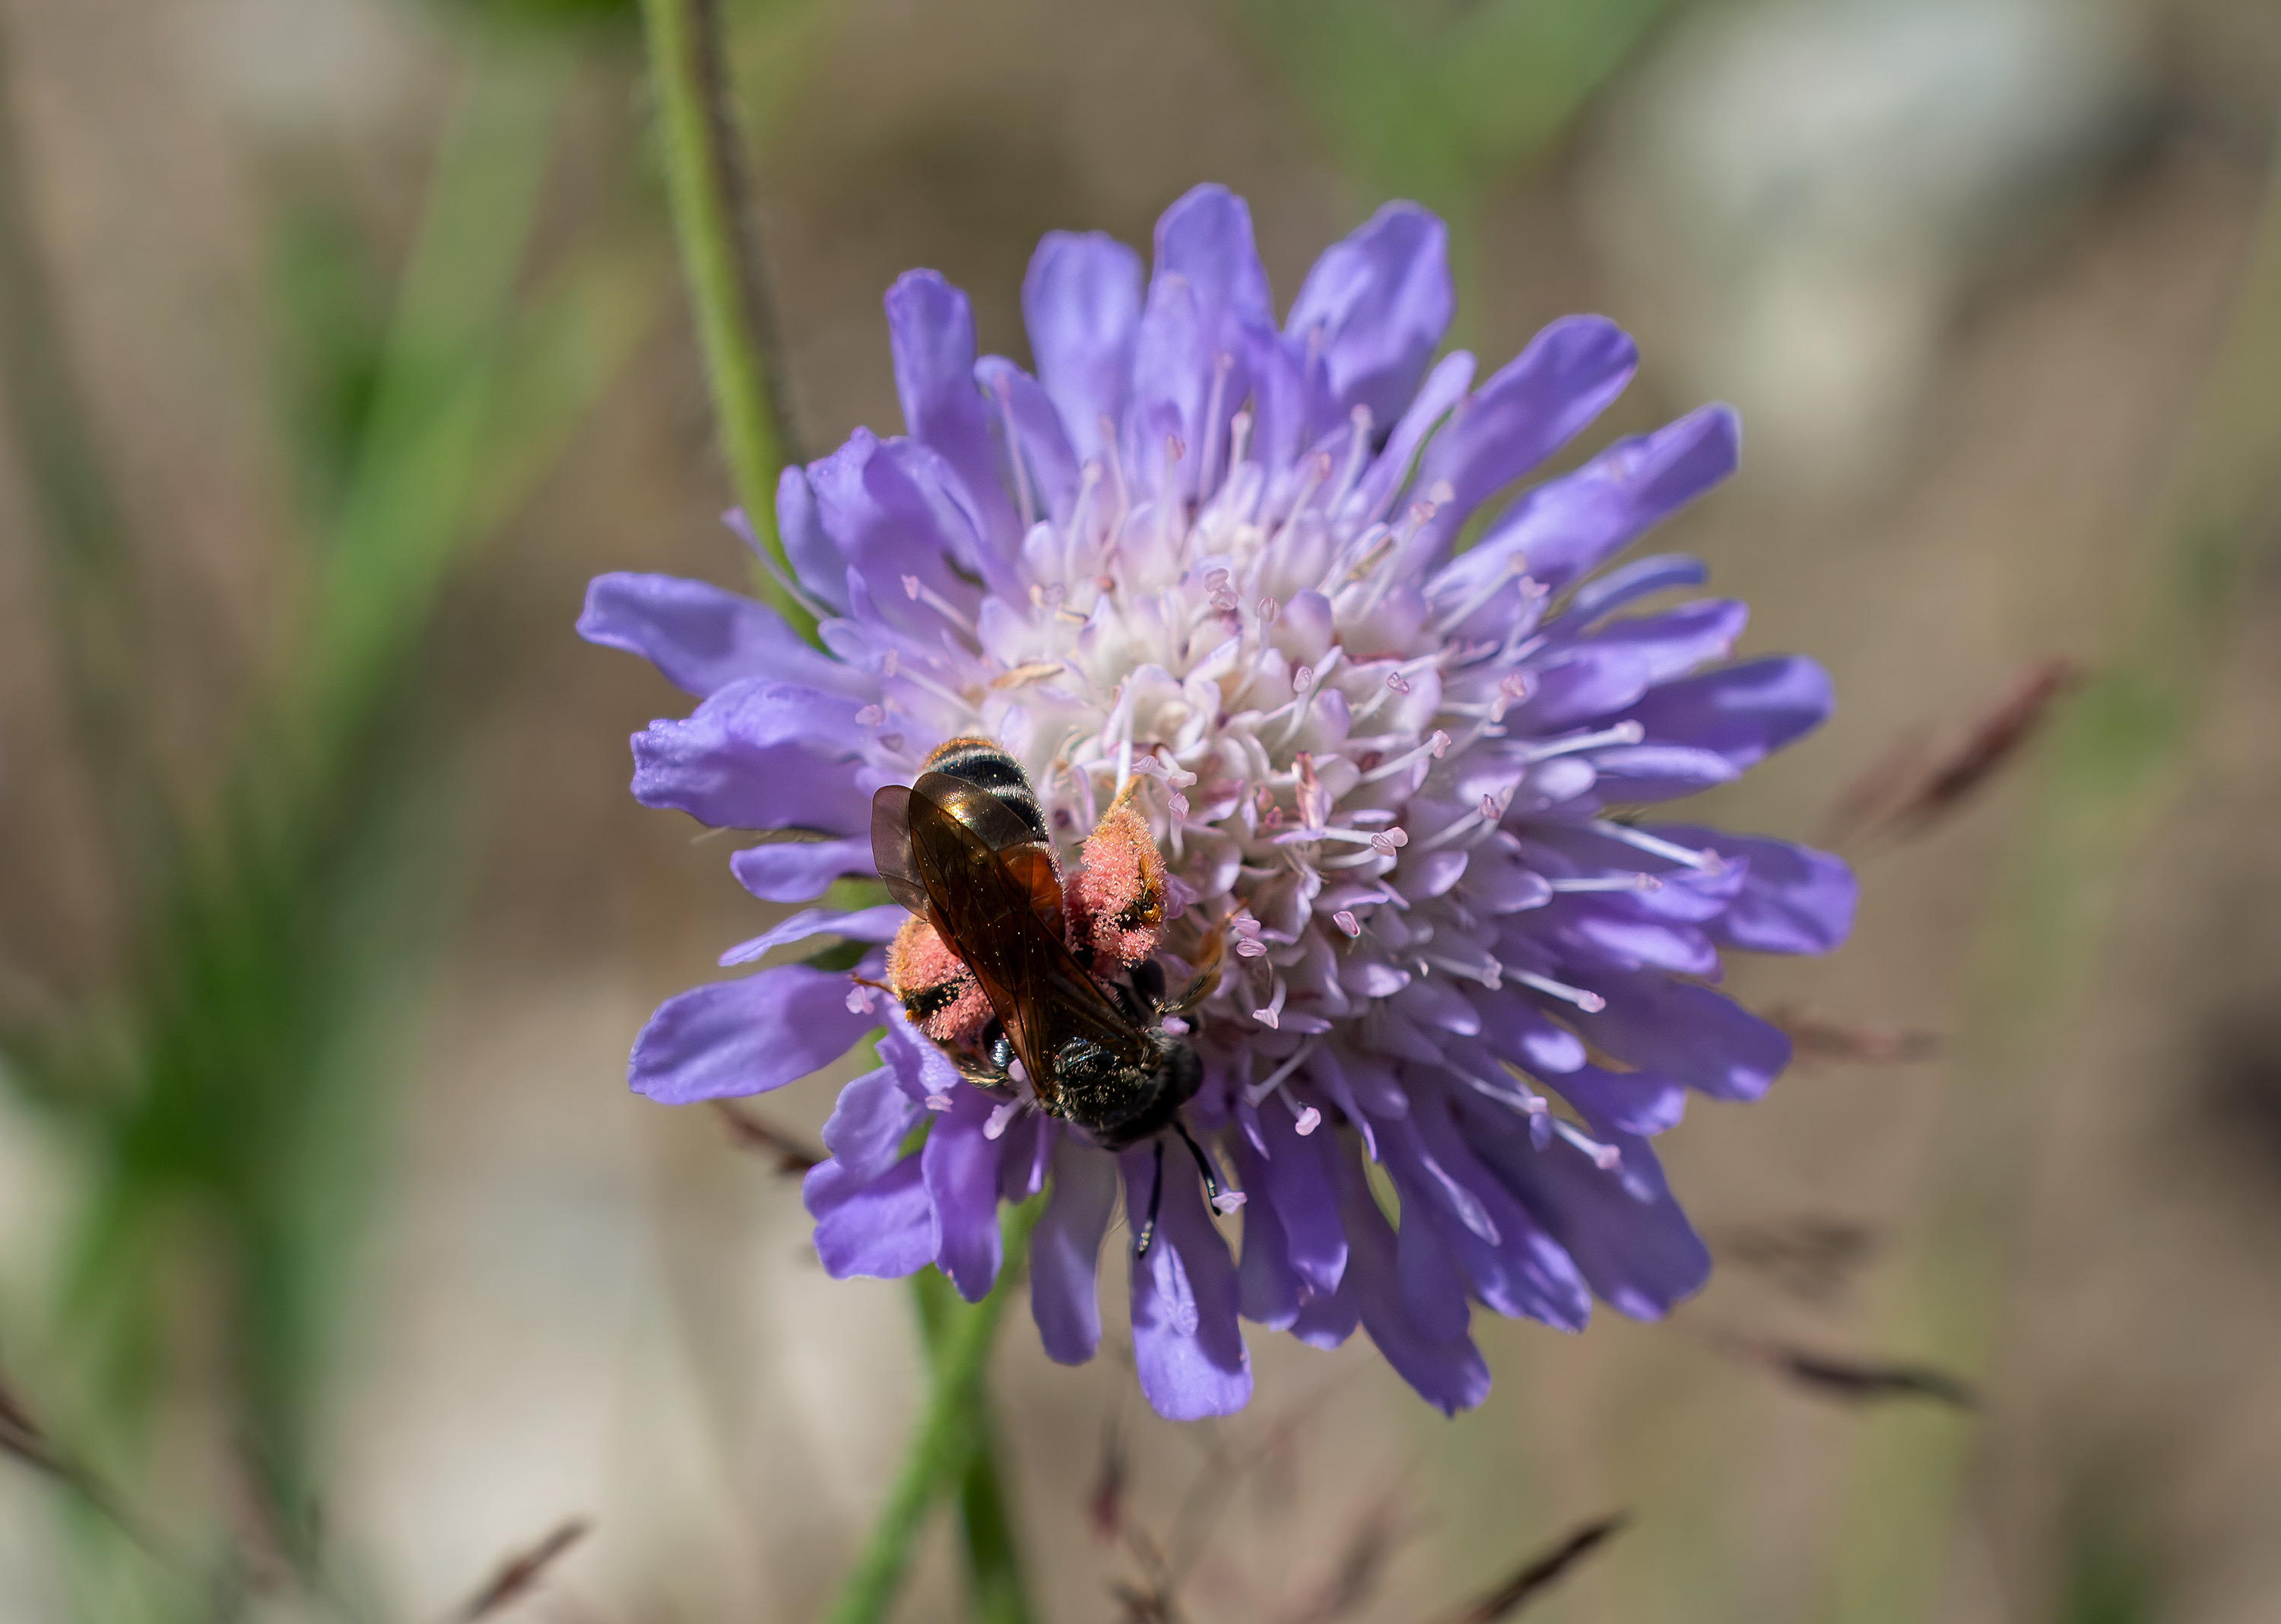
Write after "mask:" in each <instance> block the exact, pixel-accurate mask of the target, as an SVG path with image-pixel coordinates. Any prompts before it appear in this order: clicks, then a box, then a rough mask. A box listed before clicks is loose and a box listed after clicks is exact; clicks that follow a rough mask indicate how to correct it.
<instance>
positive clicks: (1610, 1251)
mask: <svg viewBox="0 0 2281 1624" xmlns="http://www.w3.org/2000/svg"><path fill="white" fill-rule="evenodd" d="M1609 1137H1610V1140H1611V1142H1612V1143H1613V1144H1614V1145H1615V1147H1616V1148H1617V1149H1618V1151H1620V1153H1621V1155H1622V1156H1623V1170H1622V1172H1621V1173H1620V1174H1618V1173H1615V1172H1603V1171H1601V1170H1600V1169H1599V1168H1597V1167H1596V1166H1594V1165H1593V1164H1592V1163H1591V1161H1590V1160H1589V1158H1588V1157H1587V1156H1585V1155H1584V1154H1583V1153H1582V1152H1581V1151H1580V1150H1578V1149H1576V1148H1575V1147H1574V1146H1573V1145H1569V1144H1567V1143H1566V1142H1564V1141H1555V1142H1554V1143H1553V1144H1552V1145H1551V1146H1550V1147H1549V1148H1546V1149H1544V1150H1543V1151H1541V1152H1540V1151H1535V1150H1530V1149H1527V1148H1521V1149H1519V1150H1517V1151H1511V1152H1508V1153H1507V1157H1508V1160H1512V1161H1517V1159H1518V1158H1519V1157H1527V1158H1528V1160H1527V1163H1526V1164H1525V1165H1517V1166H1514V1167H1513V1168H1512V1170H1511V1171H1512V1172H1514V1173H1515V1174H1516V1175H1518V1177H1519V1185H1520V1187H1519V1188H1518V1189H1517V1190H1516V1192H1515V1193H1516V1194H1518V1195H1519V1196H1520V1198H1521V1200H1522V1202H1523V1203H1524V1204H1525V1205H1527V1207H1528V1208H1529V1209H1530V1210H1532V1211H1534V1212H1535V1213H1536V1214H1537V1216H1538V1217H1539V1218H1542V1219H1543V1224H1544V1226H1545V1228H1546V1229H1548V1230H1550V1232H1551V1233H1552V1235H1553V1237H1554V1238H1555V1239H1556V1240H1558V1241H1559V1242H1560V1244H1561V1246H1562V1247H1563V1248H1565V1249H1566V1251H1567V1253H1568V1255H1569V1256H1570V1257H1573V1258H1574V1259H1575V1260H1576V1266H1577V1268H1578V1269H1579V1270H1581V1272H1582V1273H1583V1276H1584V1278H1585V1279H1586V1280H1589V1282H1591V1287H1592V1290H1593V1291H1594V1292H1595V1293H1596V1294H1597V1295H1598V1296H1599V1297H1600V1298H1601V1299H1602V1300H1603V1301H1604V1302H1605V1303H1607V1304H1608V1305H1609V1306H1610V1307H1611V1308H1613V1309H1614V1310H1615V1311H1617V1312H1618V1313H1620V1314H1627V1315H1629V1316H1630V1317H1631V1318H1632V1319H1661V1318H1662V1317H1663V1316H1664V1315H1665V1314H1666V1313H1667V1312H1669V1311H1670V1310H1671V1309H1672V1308H1673V1306H1674V1305H1675V1304H1676V1303H1680V1302H1682V1301H1683V1300H1684V1299H1686V1298H1688V1297H1690V1296H1692V1295H1695V1293H1696V1292H1697V1291H1699V1290H1701V1289H1702V1287H1703V1282H1704V1281H1705V1280H1707V1279H1709V1278H1710V1274H1711V1254H1710V1253H1709V1252H1708V1251H1706V1250H1705V1249H1704V1245H1703V1242H1702V1241H1701V1239H1700V1238H1699V1237H1697V1234H1696V1233H1695V1230H1694V1226H1692V1225H1690V1224H1689V1223H1688V1221H1687V1215H1686V1214H1685V1213H1684V1212H1682V1211H1681V1210H1680V1208H1679V1203H1677V1202H1675V1201H1674V1200H1673V1199H1672V1196H1671V1190H1670V1187H1669V1186H1667V1185H1666V1183H1665V1182H1664V1179H1663V1169H1662V1166H1661V1164H1659V1162H1658V1161H1657V1160H1656V1156H1655V1152H1654V1151H1653V1150H1651V1149H1650V1148H1648V1143H1647V1141H1645V1140H1643V1139H1635V1138H1633V1137H1631V1136H1630V1135H1628V1134H1612V1135H1610V1136H1609ZM1477 1142H1478V1141H1477ZM1523 1143H1524V1147H1525V1143H1526V1141H1523ZM1643 1197H1645V1199H1643Z"/></svg>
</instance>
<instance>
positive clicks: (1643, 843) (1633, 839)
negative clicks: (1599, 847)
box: [1586, 818, 1727, 874]
mask: <svg viewBox="0 0 2281 1624" xmlns="http://www.w3.org/2000/svg"><path fill="white" fill-rule="evenodd" d="M1586 827H1587V828H1589V829H1590V830H1591V831H1592V832H1593V833H1594V834H1604V835H1605V836H1607V837H1608V839H1611V840H1620V841H1622V842H1623V843H1624V844H1625V845H1626V846H1628V847H1633V848H1635V850H1638V851H1643V852H1645V853H1647V854H1648V855H1650V856H1651V857H1661V858H1663V859H1665V860H1666V861H1667V862H1676V863H1680V864H1682V865H1683V866H1684V867H1687V868H1690V869H1696V870H1701V871H1702V872H1703V873H1705V874H1716V873H1719V872H1720V871H1721V870H1724V869H1725V868H1726V866H1727V862H1726V859H1725V858H1723V857H1721V856H1720V855H1719V854H1718V853H1716V852H1698V851H1690V850H1689V849H1688V848H1687V847H1684V846H1675V845H1674V844H1673V843H1672V842H1671V841H1669V840H1661V839H1657V838H1656V837H1655V836H1653V835H1651V834H1650V833H1648V832H1647V831H1645V830H1643V829H1635V828H1633V827H1632V826H1631V825H1630V824H1612V823H1609V822H1608V821H1607V820H1605V819H1604V818H1595V819H1594V820H1593V821H1592V822H1591V823H1590V824H1587V825H1586Z"/></svg>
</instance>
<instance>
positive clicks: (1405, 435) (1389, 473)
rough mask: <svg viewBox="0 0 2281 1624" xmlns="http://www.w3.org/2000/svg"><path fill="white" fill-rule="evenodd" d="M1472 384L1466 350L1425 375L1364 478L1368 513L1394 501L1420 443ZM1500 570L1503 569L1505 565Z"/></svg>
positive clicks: (1448, 358)
mask: <svg viewBox="0 0 2281 1624" xmlns="http://www.w3.org/2000/svg"><path fill="white" fill-rule="evenodd" d="M1472 382H1473V357H1472V356H1471V355H1469V354H1467V353H1466V352H1465V351H1463V350H1453V351H1451V352H1450V353H1449V354H1447V355H1445V356H1443V357H1442V359H1441V360H1439V361H1437V362H1435V363H1434V370H1433V371H1431V372H1429V373H1427V375H1426V382H1425V383H1423V384H1422V385H1420V386H1419V391H1418V393H1417V394H1416V395H1415V396H1414V397H1412V398H1411V402H1410V404H1409V406H1407V407H1405V408H1404V409H1403V414H1402V416H1401V417H1400V419H1399V420H1397V421H1396V423H1395V425H1394V432H1393V433H1392V434H1391V435H1389V436H1388V437H1387V441H1386V446H1385V449H1384V450H1382V451H1380V452H1379V453H1378V455H1377V457H1376V458H1375V459H1373V460H1372V462H1371V465H1370V472H1368V473H1367V474H1365V475H1364V476H1362V499H1363V502H1364V505H1365V507H1366V509H1367V510H1368V511H1369V512H1372V513H1379V512H1382V511H1383V510H1384V508H1385V507H1386V505H1387V504H1388V502H1390V501H1392V500H1393V499H1394V498H1395V496H1396V493H1397V492H1398V491H1400V490H1401V488H1402V482H1403V480H1404V479H1405V478H1407V477H1408V476H1409V474H1410V463H1411V458H1413V457H1414V456H1416V454H1417V452H1418V447H1419V444H1420V443H1421V442H1422V441H1424V439H1425V438H1426V437H1427V435H1428V434H1431V433H1432V432H1433V431H1434V428H1435V426H1436V425H1438V424H1439V423H1440V422H1441V421H1442V419H1443V418H1444V417H1446V416H1448V415H1449V414H1450V412H1451V411H1453V410H1454V409H1455V408H1456V406H1457V405H1458V402H1459V401H1461V400H1463V399H1464V398H1465V385H1467V384H1468V383H1472ZM1466 556H1467V557H1468V558H1470V557H1472V556H1473V554H1472V553H1467V554H1466ZM1499 568H1500V569H1502V568H1503V566H1502V564H1500V566H1499Z"/></svg>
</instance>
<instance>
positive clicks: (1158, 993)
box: [1133, 959, 1164, 1020]
mask: <svg viewBox="0 0 2281 1624" xmlns="http://www.w3.org/2000/svg"><path fill="white" fill-rule="evenodd" d="M1133 997H1135V998H1137V999H1139V1000H1140V1007H1141V1008H1142V1009H1146V1010H1147V1011H1148V1018H1149V1019H1151V1020H1153V1019H1155V1018H1156V1011H1157V1010H1158V1009H1162V1008H1163V1007H1164V966H1163V965H1162V964H1159V963H1156V960H1154V959H1142V960H1141V961H1140V963H1138V964H1135V965H1134V966H1133Z"/></svg>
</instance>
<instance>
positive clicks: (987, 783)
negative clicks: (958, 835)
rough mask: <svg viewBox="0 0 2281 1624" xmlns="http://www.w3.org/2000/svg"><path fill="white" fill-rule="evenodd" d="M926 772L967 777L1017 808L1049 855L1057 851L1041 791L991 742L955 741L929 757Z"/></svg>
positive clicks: (1016, 813)
mask: <svg viewBox="0 0 2281 1624" xmlns="http://www.w3.org/2000/svg"><path fill="white" fill-rule="evenodd" d="M923 770H924V771H926V772H939V773H942V774H945V775H947V777H953V778H963V779H964V780H965V781H966V782H967V783H969V784H971V785H974V786H975V787H976V788H978V789H985V790H988V791H989V792H990V793H992V794H993V795H995V796H996V797H998V799H999V800H1002V801H1004V802H1005V803H1006V804H1007V805H1008V806H1009V807H1011V808H1013V809H1014V812H1015V815H1016V816H1018V817H1019V818H1020V819H1021V820H1022V822H1023V823H1024V824H1027V825H1028V827H1029V830H1030V832H1031V833H1032V834H1033V835H1035V836H1036V837H1037V839H1038V844H1039V845H1040V846H1043V847H1045V848H1046V849H1047V850H1048V851H1049V852H1050V851H1051V850H1052V849H1053V841H1052V839H1051V838H1050V837H1048V834H1047V833H1046V815H1045V812H1044V810H1043V809H1042V808H1040V806H1039V805H1038V793H1037V791H1035V790H1033V789H1032V788H1031V787H1030V776H1029V775H1028V774H1027V773H1025V772H1024V771H1023V770H1022V764H1021V762H1017V761H1016V760H1015V759H1014V758H1013V757H1012V756H1010V755H1009V754H1006V752H1005V751H1003V750H1001V749H1000V748H999V747H998V746H996V745H994V744H993V743H991V742H990V740H988V739H952V740H951V741H950V742H949V743H947V744H945V745H941V746H938V747H937V748H936V750H935V753H934V754H932V755H930V756H929V757H927V759H926V766H925V768H924V769H923Z"/></svg>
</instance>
